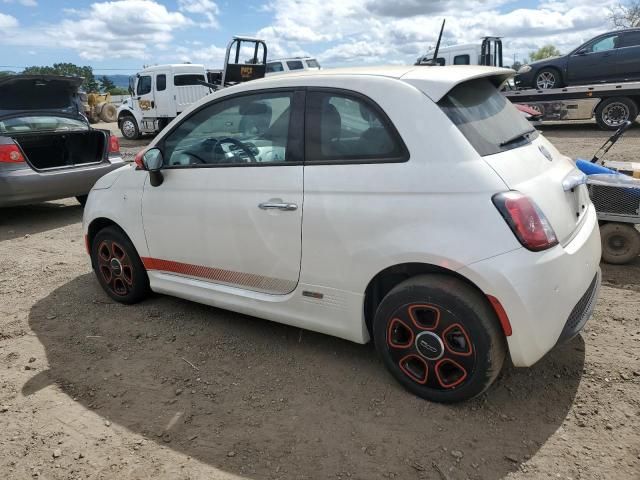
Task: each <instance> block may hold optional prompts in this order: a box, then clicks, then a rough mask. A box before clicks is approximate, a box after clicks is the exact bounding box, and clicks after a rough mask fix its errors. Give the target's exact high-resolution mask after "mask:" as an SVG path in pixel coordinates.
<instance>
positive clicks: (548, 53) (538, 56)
mask: <svg viewBox="0 0 640 480" xmlns="http://www.w3.org/2000/svg"><path fill="white" fill-rule="evenodd" d="M559 55H560V50H558V49H557V48H556V47H555V45H545V46H544V47H541V48H539V49H538V51H537V52H531V53H530V54H529V58H531V61H532V62H535V61H536V60H544V59H545V58H549V57H557V56H559Z"/></svg>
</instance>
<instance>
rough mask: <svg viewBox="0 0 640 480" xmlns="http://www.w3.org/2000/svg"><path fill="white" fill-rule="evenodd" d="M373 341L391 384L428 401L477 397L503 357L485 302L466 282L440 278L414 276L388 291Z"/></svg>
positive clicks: (493, 316) (375, 323)
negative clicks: (401, 386)
mask: <svg viewBox="0 0 640 480" xmlns="http://www.w3.org/2000/svg"><path fill="white" fill-rule="evenodd" d="M373 337H374V341H375V345H376V350H377V351H378V353H379V355H380V356H381V357H382V361H383V362H384V364H385V367H387V369H388V370H389V371H390V372H391V374H392V375H393V376H394V377H395V378H396V380H398V382H400V384H402V385H403V386H404V387H405V388H406V389H407V390H409V391H410V392H411V393H413V394H415V395H417V396H419V397H421V398H424V399H426V400H430V401H433V402H442V403H454V402H460V401H464V400H468V399H470V398H473V397H475V396H477V395H480V394H481V393H482V392H484V391H485V390H486V389H487V388H489V386H490V385H491V384H492V383H493V381H494V380H495V379H496V377H497V376H498V374H499V373H500V370H501V369H502V364H503V362H504V358H505V353H506V340H505V337H504V334H503V332H502V329H501V327H500V324H499V322H498V319H497V317H496V314H495V312H494V310H493V308H492V307H491V305H490V304H489V302H488V301H487V299H486V298H485V297H484V296H483V295H482V294H481V293H480V292H478V291H477V290H475V289H474V288H473V287H471V286H469V285H468V284H466V283H465V282H463V281H461V280H459V279H457V278H454V277H451V276H448V275H440V274H433V275H420V276H416V277H413V278H410V279H408V280H406V281H404V282H402V283H400V284H399V285H397V286H396V287H395V288H393V289H392V290H391V291H390V292H389V293H388V294H387V295H386V296H385V297H384V298H383V299H382V302H381V303H380V305H379V307H378V310H377V312H376V315H375V318H374V321H373ZM436 337H437V338H439V339H440V341H439V342H438V341H437V339H436ZM421 339H422V340H421ZM418 342H420V346H419V345H418ZM418 346H419V347H420V349H421V350H418ZM425 353H426V355H425ZM438 355H439V356H438ZM452 362H453V363H452Z"/></svg>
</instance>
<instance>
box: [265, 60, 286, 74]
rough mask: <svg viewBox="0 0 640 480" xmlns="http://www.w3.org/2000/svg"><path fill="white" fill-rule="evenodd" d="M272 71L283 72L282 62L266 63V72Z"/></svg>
mask: <svg viewBox="0 0 640 480" xmlns="http://www.w3.org/2000/svg"><path fill="white" fill-rule="evenodd" d="M273 72H284V67H283V66H282V62H271V63H267V73H273Z"/></svg>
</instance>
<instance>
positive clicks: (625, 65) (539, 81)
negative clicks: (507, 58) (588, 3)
mask: <svg viewBox="0 0 640 480" xmlns="http://www.w3.org/2000/svg"><path fill="white" fill-rule="evenodd" d="M629 80H640V28H631V29H628V30H617V31H615V32H609V33H605V34H602V35H599V36H597V37H595V38H593V39H591V40H589V41H588V42H586V43H584V44H582V45H580V46H579V47H578V48H576V49H575V50H573V51H572V52H571V53H569V54H567V55H564V56H562V57H554V58H546V59H544V60H539V61H537V62H532V63H530V64H528V65H524V66H522V67H521V68H520V70H518V74H517V75H516V78H515V82H516V86H517V87H519V88H537V89H545V88H559V87H564V86H565V85H585V84H588V83H604V82H625V81H629Z"/></svg>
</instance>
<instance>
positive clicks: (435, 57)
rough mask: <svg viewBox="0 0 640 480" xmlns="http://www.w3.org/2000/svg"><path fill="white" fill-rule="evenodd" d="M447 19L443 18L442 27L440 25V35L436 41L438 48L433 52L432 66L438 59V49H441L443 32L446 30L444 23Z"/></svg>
mask: <svg viewBox="0 0 640 480" xmlns="http://www.w3.org/2000/svg"><path fill="white" fill-rule="evenodd" d="M446 21H447V19H446V18H445V19H443V20H442V27H440V35H438V43H436V49H435V51H434V52H433V58H431V63H430V65H431V66H434V67H435V66H436V65H437V63H436V59H437V58H438V50H440V40H442V32H444V23H445V22H446Z"/></svg>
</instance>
